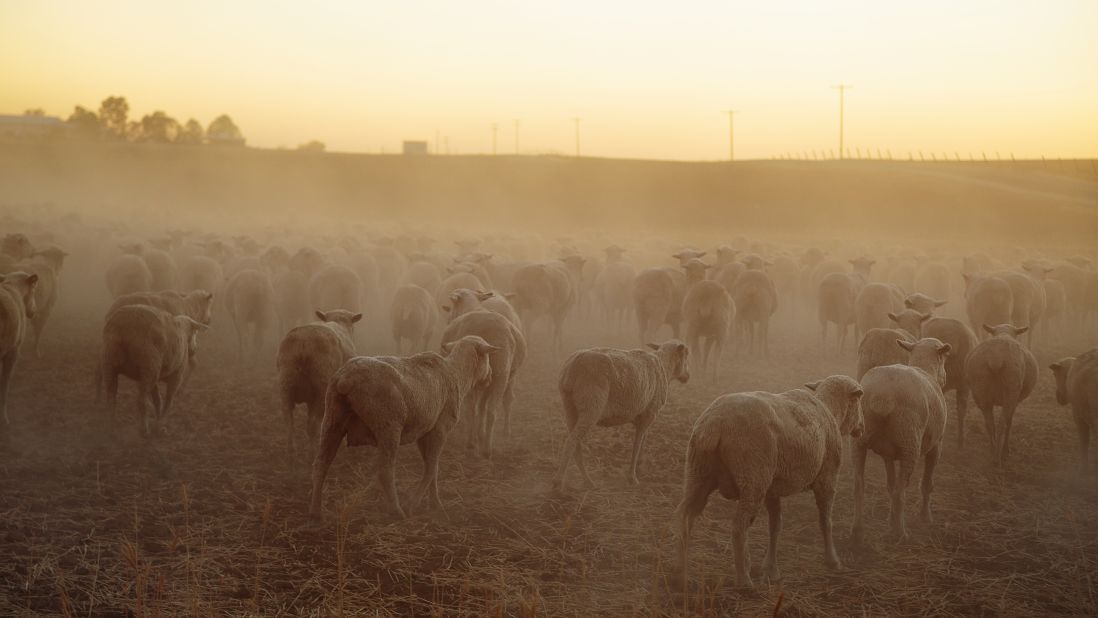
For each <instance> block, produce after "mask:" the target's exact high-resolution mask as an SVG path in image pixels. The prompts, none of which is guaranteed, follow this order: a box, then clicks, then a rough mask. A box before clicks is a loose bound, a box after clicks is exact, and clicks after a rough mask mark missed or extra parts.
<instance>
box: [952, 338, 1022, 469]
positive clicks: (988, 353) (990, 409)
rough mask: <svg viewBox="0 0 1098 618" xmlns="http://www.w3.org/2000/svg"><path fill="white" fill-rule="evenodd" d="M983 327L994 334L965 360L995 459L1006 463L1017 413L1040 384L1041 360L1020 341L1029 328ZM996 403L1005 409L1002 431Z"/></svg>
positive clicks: (975, 399) (992, 456) (969, 380)
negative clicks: (997, 417) (1038, 382)
mask: <svg viewBox="0 0 1098 618" xmlns="http://www.w3.org/2000/svg"><path fill="white" fill-rule="evenodd" d="M983 330H984V332H986V333H987V334H988V335H991V337H990V338H988V339H985V340H984V341H981V342H980V343H979V345H977V346H976V347H975V348H973V350H972V352H971V353H970V354H969V355H968V360H967V361H966V362H965V373H966V375H967V376H968V384H969V388H970V389H971V391H972V399H973V401H975V402H976V407H978V408H980V411H981V412H983V414H984V423H985V424H986V425H987V436H988V440H989V443H990V446H991V458H992V461H994V462H995V463H996V464H997V465H999V466H1003V465H1004V464H1006V460H1007V456H1008V454H1009V445H1010V428H1011V425H1012V424H1013V423H1014V412H1015V410H1017V408H1018V404H1020V403H1021V402H1023V401H1025V399H1026V398H1027V397H1029V395H1030V393H1032V392H1033V387H1034V386H1035V385H1036V384H1037V359H1036V357H1034V356H1033V353H1032V352H1030V351H1029V350H1027V349H1026V347H1025V346H1023V345H1022V344H1021V342H1019V341H1018V335H1021V334H1022V333H1025V332H1026V331H1027V330H1029V328H1028V327H1025V326H1023V327H1021V328H1018V327H1015V326H1012V325H1010V324H999V325H996V326H988V325H986V324H985V325H983ZM995 406H1000V407H1002V410H1003V412H1002V418H1001V424H1000V425H999V428H1001V429H1002V432H1001V434H1000V432H999V431H998V428H997V427H996V423H995Z"/></svg>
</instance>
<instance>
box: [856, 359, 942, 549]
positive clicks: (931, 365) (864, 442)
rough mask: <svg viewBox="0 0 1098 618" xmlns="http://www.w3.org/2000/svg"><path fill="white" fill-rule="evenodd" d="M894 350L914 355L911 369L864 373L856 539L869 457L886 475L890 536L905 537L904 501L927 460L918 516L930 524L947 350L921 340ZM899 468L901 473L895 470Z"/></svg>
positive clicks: (860, 526) (891, 367)
mask: <svg viewBox="0 0 1098 618" xmlns="http://www.w3.org/2000/svg"><path fill="white" fill-rule="evenodd" d="M896 344H897V345H899V346H900V347H902V348H904V349H905V350H907V351H909V352H910V353H911V354H910V356H909V358H908V364H907V365H899V364H897V365H886V366H884V367H876V368H874V369H871V370H869V371H868V372H866V374H865V376H864V377H863V378H862V380H861V383H862V389H863V390H864V391H865V396H864V397H863V398H862V413H863V415H864V418H865V433H864V434H862V436H861V437H860V438H858V439H857V440H855V441H854V449H853V451H854V528H853V539H854V541H855V543H860V542H861V540H862V535H863V529H864V524H863V516H864V503H865V459H866V455H867V454H868V452H869V451H871V450H872V451H873V452H875V453H877V454H878V455H880V456H881V458H882V459H883V460H884V463H885V470H886V471H887V472H888V475H887V476H888V492H889V495H890V498H891V516H890V520H891V530H892V536H893V538H896V539H901V538H904V537H906V536H907V526H906V523H905V522H904V495H905V493H906V492H907V487H908V485H909V484H910V483H911V476H912V474H913V473H914V471H915V462H916V461H918V459H919V458H920V457H921V458H923V479H922V483H921V489H922V494H923V501H922V509H921V511H920V516H921V519H922V520H923V521H926V522H929V521H930V520H931V514H930V494H931V492H932V491H933V488H934V468H935V466H937V464H938V457H939V455H940V454H941V445H942V436H943V434H944V433H945V427H946V416H947V414H948V408H947V407H946V402H945V396H944V395H942V385H944V384H945V381H946V375H945V359H946V356H947V355H948V354H949V353H950V346H949V344H946V343H942V342H941V341H938V340H937V339H930V338H926V339H920V340H919V341H918V342H915V343H912V342H910V341H906V340H902V339H900V340H897V341H896ZM896 463H899V470H896V469H895V464H896Z"/></svg>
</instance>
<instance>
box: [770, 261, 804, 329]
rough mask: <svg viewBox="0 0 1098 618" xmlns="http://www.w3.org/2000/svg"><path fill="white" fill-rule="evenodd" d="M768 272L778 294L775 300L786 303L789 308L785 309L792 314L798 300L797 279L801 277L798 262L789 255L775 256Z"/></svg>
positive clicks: (778, 302) (779, 303)
mask: <svg viewBox="0 0 1098 618" xmlns="http://www.w3.org/2000/svg"><path fill="white" fill-rule="evenodd" d="M766 274H768V275H770V279H771V280H772V281H773V282H774V290H775V292H776V294H777V296H776V298H775V302H777V304H778V305H779V307H780V305H782V304H785V305H786V306H787V307H788V309H787V310H785V311H787V312H788V313H790V314H792V313H794V312H795V310H796V308H795V307H794V305H795V303H796V300H797V280H798V277H800V268H799V267H798V266H797V262H796V261H795V260H794V259H793V258H791V257H789V256H787V255H779V256H777V257H775V258H774V264H773V265H772V266H770V267H769V268H767V269H766Z"/></svg>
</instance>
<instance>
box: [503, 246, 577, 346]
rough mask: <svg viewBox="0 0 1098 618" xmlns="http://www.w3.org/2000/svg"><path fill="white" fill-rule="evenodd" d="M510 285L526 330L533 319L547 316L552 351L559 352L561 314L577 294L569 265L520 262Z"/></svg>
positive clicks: (561, 325)
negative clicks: (522, 263)
mask: <svg viewBox="0 0 1098 618" xmlns="http://www.w3.org/2000/svg"><path fill="white" fill-rule="evenodd" d="M512 285H513V287H514V291H515V296H514V298H513V299H512V304H513V305H514V307H515V310H516V311H517V312H518V315H519V319H521V320H522V323H523V325H524V327H525V328H526V329H527V332H529V333H533V329H534V320H536V319H538V318H541V317H545V318H547V319H548V320H549V321H550V322H551V326H552V338H553V343H554V344H555V345H554V349H555V352H556V353H557V354H561V353H562V352H563V350H564V318H565V316H566V315H568V311H569V309H571V307H572V305H573V303H574V302H575V298H576V297H575V290H574V289H573V288H572V281H571V278H570V277H569V275H568V269H567V268H566V267H565V266H564V264H563V263H561V262H547V263H542V264H531V265H528V266H523V267H522V268H520V269H518V270H517V271H515V274H514V277H513V278H512ZM531 337H532V335H531Z"/></svg>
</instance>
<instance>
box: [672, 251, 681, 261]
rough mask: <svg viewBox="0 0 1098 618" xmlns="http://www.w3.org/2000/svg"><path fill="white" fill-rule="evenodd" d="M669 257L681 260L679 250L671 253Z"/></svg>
mask: <svg viewBox="0 0 1098 618" xmlns="http://www.w3.org/2000/svg"><path fill="white" fill-rule="evenodd" d="M671 257H673V258H675V259H676V260H681V259H682V253H681V252H680V253H672V254H671Z"/></svg>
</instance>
